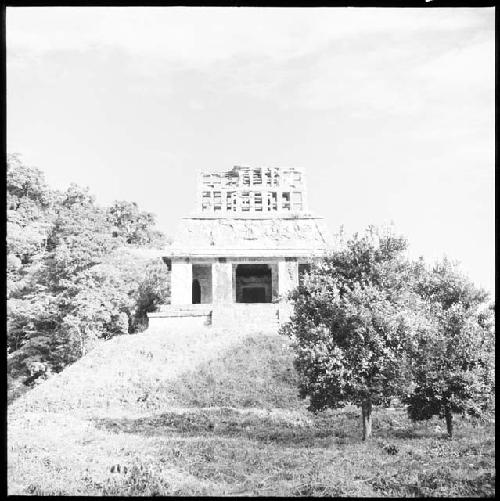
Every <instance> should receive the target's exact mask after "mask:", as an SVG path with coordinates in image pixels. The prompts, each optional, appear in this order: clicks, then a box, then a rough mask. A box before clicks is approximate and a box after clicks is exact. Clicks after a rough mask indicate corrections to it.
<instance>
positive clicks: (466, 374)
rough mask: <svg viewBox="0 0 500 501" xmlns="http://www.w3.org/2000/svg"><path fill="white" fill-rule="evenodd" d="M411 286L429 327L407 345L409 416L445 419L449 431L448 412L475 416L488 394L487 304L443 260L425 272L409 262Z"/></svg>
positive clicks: (490, 332) (491, 340) (491, 338)
mask: <svg viewBox="0 0 500 501" xmlns="http://www.w3.org/2000/svg"><path fill="white" fill-rule="evenodd" d="M414 273H415V282H414V288H415V290H416V291H417V292H418V293H419V294H420V295H421V296H422V297H423V298H424V299H425V300H426V301H428V303H429V305H430V306H429V311H430V314H431V316H432V322H433V328H432V329H429V330H428V331H426V332H425V333H420V335H419V336H417V337H416V338H415V339H414V343H413V344H412V347H411V358H412V361H413V364H412V365H413V367H412V376H413V383H414V389H413V391H412V392H411V393H410V394H409V395H408V396H407V397H406V398H405V401H406V403H408V404H409V405H408V414H409V417H410V418H411V419H412V420H425V419H430V418H431V417H432V416H439V417H440V418H445V420H446V426H447V431H448V435H449V436H450V437H452V435H453V413H462V414H469V415H471V416H476V417H480V416H482V415H484V412H485V411H486V410H487V409H488V406H489V404H490V403H491V400H492V398H493V395H494V355H493V354H494V347H495V335H494V323H493V320H494V318H493V306H492V305H491V304H490V305H488V303H487V301H488V294H487V293H486V292H485V291H484V290H482V289H480V288H477V287H475V286H474V285H473V284H472V283H471V282H470V281H469V280H468V279H467V278H466V277H464V276H463V275H462V274H461V273H460V272H459V271H458V268H457V266H456V265H453V264H452V263H450V262H449V261H448V260H446V259H445V260H443V261H442V262H441V263H437V264H436V265H435V266H434V267H433V268H432V269H431V270H428V269H427V268H426V267H425V265H424V264H423V263H422V262H420V263H417V264H416V265H415V266H414Z"/></svg>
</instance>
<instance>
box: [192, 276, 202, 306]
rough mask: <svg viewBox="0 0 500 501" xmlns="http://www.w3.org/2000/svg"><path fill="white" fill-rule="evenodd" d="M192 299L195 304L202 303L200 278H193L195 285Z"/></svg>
mask: <svg viewBox="0 0 500 501" xmlns="http://www.w3.org/2000/svg"><path fill="white" fill-rule="evenodd" d="M192 292H193V294H192V299H193V301H192V302H193V304H200V303H201V287H200V282H199V281H198V279H194V280H193V287H192Z"/></svg>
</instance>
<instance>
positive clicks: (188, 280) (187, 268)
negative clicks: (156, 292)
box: [171, 261, 193, 304]
mask: <svg viewBox="0 0 500 501" xmlns="http://www.w3.org/2000/svg"><path fill="white" fill-rule="evenodd" d="M192 282H193V265H192V264H191V263H189V262H182V261H177V262H176V261H172V275H171V304H191V303H192V300H193V297H192V290H193V289H192V286H193V284H192Z"/></svg>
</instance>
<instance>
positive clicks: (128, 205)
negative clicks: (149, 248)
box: [107, 201, 164, 246]
mask: <svg viewBox="0 0 500 501" xmlns="http://www.w3.org/2000/svg"><path fill="white" fill-rule="evenodd" d="M107 217H108V221H109V222H110V223H111V225H112V227H113V236H114V237H118V238H121V239H123V241H124V243H126V244H129V245H142V246H144V245H161V244H163V243H164V238H163V235H162V234H161V233H160V232H158V231H157V230H155V229H154V224H155V217H154V215H153V214H152V213H151V212H145V211H140V210H139V207H138V205H137V204H136V203H135V202H127V201H115V202H114V203H113V205H112V206H111V207H109V208H108V210H107Z"/></svg>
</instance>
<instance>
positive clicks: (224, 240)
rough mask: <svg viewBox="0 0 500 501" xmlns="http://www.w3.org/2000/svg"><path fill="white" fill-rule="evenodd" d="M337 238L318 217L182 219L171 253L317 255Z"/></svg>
mask: <svg viewBox="0 0 500 501" xmlns="http://www.w3.org/2000/svg"><path fill="white" fill-rule="evenodd" d="M334 245H335V240H334V238H333V235H332V234H331V233H330V231H329V230H328V228H327V226H326V224H325V222H324V219H323V218H318V217H288V218H286V217H274V218H258V219H251V218H241V219H239V218H206V217H205V218H204V217H190V218H183V219H182V220H181V224H180V225H179V229H178V232H177V235H176V236H175V238H174V242H173V244H172V246H171V247H170V248H169V249H168V251H169V254H170V255H177V256H183V255H186V256H192V255H199V256H202V255H204V256H224V255H249V256H262V257H268V256H272V255H277V256H280V255H290V256H294V255H297V256H299V255H304V256H307V255H315V254H318V253H319V254H324V253H325V252H326V251H328V250H329V249H333V247H334Z"/></svg>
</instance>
